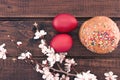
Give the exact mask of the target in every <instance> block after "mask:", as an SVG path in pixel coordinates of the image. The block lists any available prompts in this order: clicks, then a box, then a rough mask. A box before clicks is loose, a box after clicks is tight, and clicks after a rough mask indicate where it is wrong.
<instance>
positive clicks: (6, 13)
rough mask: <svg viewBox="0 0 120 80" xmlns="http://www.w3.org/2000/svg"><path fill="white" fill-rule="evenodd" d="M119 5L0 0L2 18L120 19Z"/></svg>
mask: <svg viewBox="0 0 120 80" xmlns="http://www.w3.org/2000/svg"><path fill="white" fill-rule="evenodd" d="M119 4H120V0H107V1H105V0H60V1H56V0H45V1H43V0H0V17H54V16H55V15H56V14H58V13H71V14H73V15H75V16H76V17H91V16H96V15H106V16H110V17H120V6H119Z"/></svg>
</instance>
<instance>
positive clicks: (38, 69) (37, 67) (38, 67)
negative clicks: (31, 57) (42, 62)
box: [35, 64, 43, 73]
mask: <svg viewBox="0 0 120 80" xmlns="http://www.w3.org/2000/svg"><path fill="white" fill-rule="evenodd" d="M35 69H36V71H37V72H40V73H43V70H41V69H40V66H39V64H36V66H35Z"/></svg>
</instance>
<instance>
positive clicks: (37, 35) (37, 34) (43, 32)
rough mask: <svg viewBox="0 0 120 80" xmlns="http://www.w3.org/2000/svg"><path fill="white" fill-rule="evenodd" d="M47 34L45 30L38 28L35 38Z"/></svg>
mask: <svg viewBox="0 0 120 80" xmlns="http://www.w3.org/2000/svg"><path fill="white" fill-rule="evenodd" d="M46 34H47V32H45V31H44V30H40V31H38V30H36V32H35V36H34V39H39V38H40V37H42V36H45V35H46Z"/></svg>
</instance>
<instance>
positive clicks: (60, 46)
mask: <svg viewBox="0 0 120 80" xmlns="http://www.w3.org/2000/svg"><path fill="white" fill-rule="evenodd" d="M72 44H73V40H72V37H71V36H70V35H68V34H58V35H56V36H55V37H54V38H53V39H52V40H51V42H50V46H51V47H53V49H54V50H55V51H56V52H67V51H69V50H70V48H71V47H72Z"/></svg>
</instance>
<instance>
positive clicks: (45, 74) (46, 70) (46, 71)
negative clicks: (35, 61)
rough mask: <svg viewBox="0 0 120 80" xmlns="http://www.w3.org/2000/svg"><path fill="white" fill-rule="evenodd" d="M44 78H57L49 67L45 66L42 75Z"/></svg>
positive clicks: (48, 79) (52, 79)
mask: <svg viewBox="0 0 120 80" xmlns="http://www.w3.org/2000/svg"><path fill="white" fill-rule="evenodd" d="M42 78H43V79H45V80H55V79H54V76H53V75H52V73H51V72H50V70H49V67H44V68H43V76H42Z"/></svg>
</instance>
